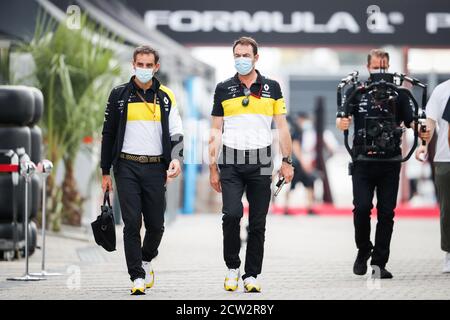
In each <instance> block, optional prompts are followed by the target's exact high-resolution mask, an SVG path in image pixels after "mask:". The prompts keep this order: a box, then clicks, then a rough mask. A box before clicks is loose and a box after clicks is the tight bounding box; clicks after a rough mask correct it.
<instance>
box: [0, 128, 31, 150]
mask: <svg viewBox="0 0 450 320" xmlns="http://www.w3.org/2000/svg"><path fill="white" fill-rule="evenodd" d="M18 148H25V152H26V153H27V154H30V152H31V132H30V128H28V127H16V126H2V125H0V149H12V150H16V149H18Z"/></svg>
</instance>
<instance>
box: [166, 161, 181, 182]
mask: <svg viewBox="0 0 450 320" xmlns="http://www.w3.org/2000/svg"><path fill="white" fill-rule="evenodd" d="M180 173H181V164H180V161H179V160H178V159H173V160H172V161H171V162H170V164H169V170H167V178H168V179H173V178H176V177H178V175H179V174H180Z"/></svg>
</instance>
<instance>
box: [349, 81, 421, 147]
mask: <svg viewBox="0 0 450 320" xmlns="http://www.w3.org/2000/svg"><path fill="white" fill-rule="evenodd" d="M366 84H370V79H369V80H368V82H367V83H366ZM402 89H404V88H402ZM353 90H356V87H352V88H350V89H348V90H347V91H346V93H345V98H344V101H345V100H346V99H347V97H350V95H351V94H352V92H353ZM349 107H350V108H349V113H350V114H351V115H352V117H353V121H354V129H355V130H354V132H355V135H354V140H353V146H360V145H363V144H364V141H363V140H362V139H360V138H359V137H358V136H357V134H356V133H357V132H358V130H360V129H363V128H365V119H366V117H377V116H381V115H382V113H381V112H380V109H379V108H378V107H377V106H376V105H374V104H373V103H372V101H371V99H370V95H369V94H367V93H363V94H361V93H357V94H356V95H355V96H354V97H353V99H352V101H349ZM395 111H396V112H395V120H396V123H397V125H400V124H401V123H402V122H403V123H404V125H405V126H406V127H407V128H409V127H410V124H411V122H412V121H413V120H414V113H413V103H412V101H410V98H409V97H408V95H407V94H406V93H405V92H402V91H399V93H398V97H397V99H396V108H395ZM400 153H401V151H400V152H399V154H400Z"/></svg>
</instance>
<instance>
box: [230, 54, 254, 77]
mask: <svg viewBox="0 0 450 320" xmlns="http://www.w3.org/2000/svg"><path fill="white" fill-rule="evenodd" d="M234 67H235V68H236V71H237V72H238V73H239V74H240V75H243V76H245V75H247V74H249V73H250V72H251V71H252V70H253V60H252V58H246V57H241V58H235V59H234Z"/></svg>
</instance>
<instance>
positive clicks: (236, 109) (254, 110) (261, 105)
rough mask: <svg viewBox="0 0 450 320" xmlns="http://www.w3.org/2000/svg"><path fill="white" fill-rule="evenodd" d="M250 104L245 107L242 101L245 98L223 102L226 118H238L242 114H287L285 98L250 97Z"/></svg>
mask: <svg viewBox="0 0 450 320" xmlns="http://www.w3.org/2000/svg"><path fill="white" fill-rule="evenodd" d="M249 98H250V103H249V104H248V106H246V107H244V106H243V105H242V100H243V99H244V97H237V98H232V99H228V100H225V101H222V107H223V112H224V116H225V117H229V116H237V115H240V114H259V115H265V116H273V115H279V114H286V104H285V102H284V98H280V99H278V100H275V99H273V98H264V97H261V98H259V99H258V98H255V97H253V96H250V97H249Z"/></svg>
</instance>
